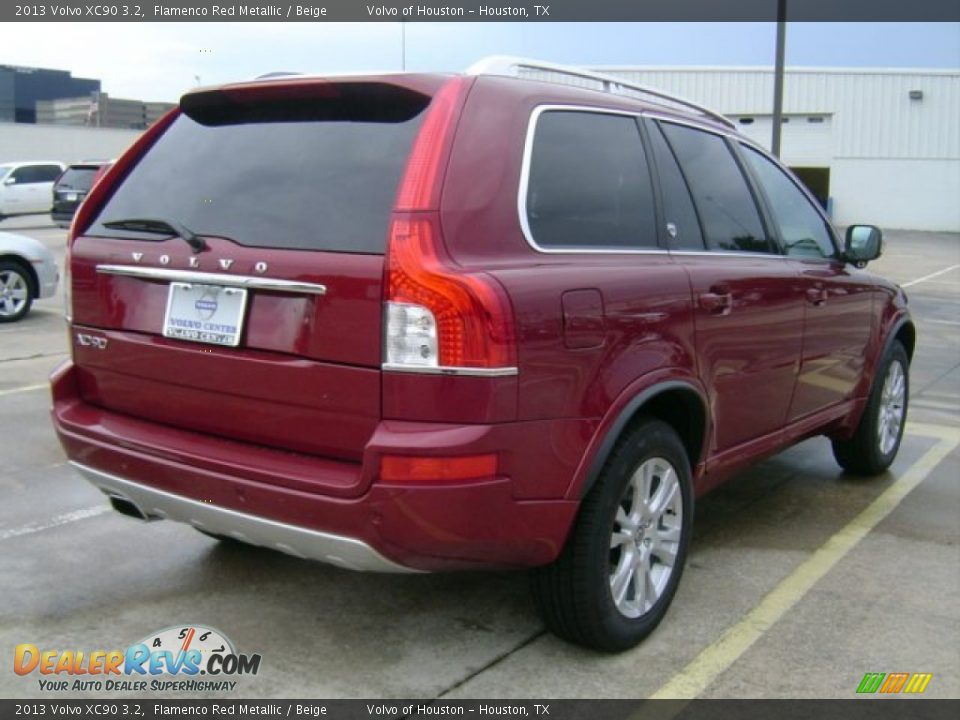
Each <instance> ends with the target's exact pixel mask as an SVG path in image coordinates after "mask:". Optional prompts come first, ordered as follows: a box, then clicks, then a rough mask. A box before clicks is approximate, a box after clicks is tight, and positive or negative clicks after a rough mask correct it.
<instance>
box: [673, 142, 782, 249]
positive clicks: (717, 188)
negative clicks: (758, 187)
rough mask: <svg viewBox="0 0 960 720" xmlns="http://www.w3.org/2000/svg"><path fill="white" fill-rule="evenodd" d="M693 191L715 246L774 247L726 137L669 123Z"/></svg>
mask: <svg viewBox="0 0 960 720" xmlns="http://www.w3.org/2000/svg"><path fill="white" fill-rule="evenodd" d="M663 132H664V134H665V135H666V136H667V139H668V140H669V141H670V145H671V147H672V148H673V151H674V153H675V154H676V157H677V160H678V161H679V162H680V167H681V168H682V170H683V174H684V177H686V179H687V183H688V184H689V186H690V191H691V193H692V194H693V201H694V203H695V204H696V207H697V212H698V213H699V215H700V220H701V222H702V223H703V232H704V235H705V236H706V241H707V247H708V248H710V249H711V250H725V251H737V250H739V251H743V252H770V251H771V249H772V248H771V246H770V243H769V242H768V241H767V237H766V233H765V232H764V229H763V223H762V221H761V220H760V213H759V212H758V211H757V206H756V203H755V202H754V200H753V196H752V195H751V194H750V189H749V186H748V185H747V181H746V178H744V176H743V173H742V172H740V167H739V166H738V165H737V163H736V161H735V160H734V158H733V155H732V154H731V152H730V149H729V148H728V147H727V145H726V143H725V142H724V140H723V138H721V137H719V136H718V135H714V134H713V133H708V132H702V131H700V130H694V129H692V128H687V127H683V126H680V125H674V124H671V123H663Z"/></svg>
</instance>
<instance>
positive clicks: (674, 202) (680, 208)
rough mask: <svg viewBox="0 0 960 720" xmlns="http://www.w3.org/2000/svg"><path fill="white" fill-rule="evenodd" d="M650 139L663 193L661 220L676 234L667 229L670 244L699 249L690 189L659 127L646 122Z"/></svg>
mask: <svg viewBox="0 0 960 720" xmlns="http://www.w3.org/2000/svg"><path fill="white" fill-rule="evenodd" d="M647 127H649V128H650V142H651V144H652V145H653V155H654V157H655V158H656V161H657V175H659V177H660V192H661V194H662V195H663V213H664V218H663V220H664V222H665V223H666V224H667V227H668V228H671V227H672V228H673V229H674V230H675V231H676V233H675V234H674V233H672V232H668V234H667V238H668V239H669V242H670V247H672V248H679V249H683V250H703V249H704V245H703V233H702V232H701V231H700V221H699V220H698V219H697V211H696V209H695V208H694V207H693V201H692V200H691V199H690V190H689V188H688V187H687V181H686V180H684V178H683V174H682V173H681V172H680V168H679V167H678V166H677V161H676V159H675V158H674V156H673V152H672V151H671V150H670V146H668V145H667V142H666V140H665V139H664V137H663V134H662V133H661V132H660V128H659V126H658V125H657V124H656V123H650V124H649V125H648V126H647Z"/></svg>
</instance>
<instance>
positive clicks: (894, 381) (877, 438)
mask: <svg viewBox="0 0 960 720" xmlns="http://www.w3.org/2000/svg"><path fill="white" fill-rule="evenodd" d="M909 371H910V360H909V359H908V358H907V352H906V350H904V349H903V345H901V344H900V343H899V342H897V341H894V342H893V344H892V345H891V346H890V349H889V350H888V351H887V354H886V356H885V357H884V358H883V361H882V362H881V363H880V367H879V368H878V369H877V374H876V377H875V378H874V380H873V387H872V388H871V390H870V398H869V399H868V400H867V407H866V408H865V409H864V411H863V417H861V418H860V424H859V425H857V429H856V431H855V432H854V434H853V437H851V438H850V439H849V440H836V439H835V440H834V441H833V456H834V457H835V458H836V459H837V462H838V463H840V467H842V468H843V469H844V470H846V471H847V472H850V473H854V474H856V475H879V474H880V473H882V472H883V471H884V470H886V469H887V468H888V467H890V464H891V463H892V462H893V459H894V458H895V457H896V456H897V451H898V450H899V449H900V440H901V438H902V437H903V426H904V424H905V421H906V419H907V404H908V402H909V399H910V374H909Z"/></svg>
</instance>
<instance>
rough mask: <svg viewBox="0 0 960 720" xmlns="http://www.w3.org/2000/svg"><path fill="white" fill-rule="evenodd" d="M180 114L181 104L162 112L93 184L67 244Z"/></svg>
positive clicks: (74, 221) (90, 219)
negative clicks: (178, 106)
mask: <svg viewBox="0 0 960 720" xmlns="http://www.w3.org/2000/svg"><path fill="white" fill-rule="evenodd" d="M179 114H180V110H179V109H178V108H174V109H173V110H171V111H170V112H168V113H167V114H166V115H164V116H162V117H161V118H160V119H159V120H157V121H156V122H155V123H154V124H153V125H151V126H150V127H149V128H147V129H146V130H145V131H144V133H143V134H142V135H141V136H140V137H138V138H137V139H136V140H135V141H134V142H133V144H132V145H131V146H130V147H129V148H127V150H126V151H125V152H124V153H123V155H121V156H120V157H119V158H118V159H117V161H116V162H115V163H114V164H113V165H112V166H111V167H110V169H109V170H107V171H106V173H105V174H104V176H103V177H102V178H100V179H99V180H97V182H96V183H95V184H94V185H93V187H91V188H90V192H89V193H88V194H87V197H86V198H85V199H84V201H83V202H82V203H81V204H80V207H79V208H77V212H76V213H74V216H73V221H72V222H71V223H70V230H69V231H68V232H67V246H68V247H69V246H70V245H71V244H72V243H73V241H74V240H75V239H76V237H77V236H78V235H82V234H83V233H84V232H85V231H86V229H87V228H88V227H90V223H91V222H93V219H94V218H95V217H96V216H97V213H99V212H100V209H101V208H102V207H103V206H104V204H105V203H106V202H107V200H109V199H110V196H111V195H113V191H114V190H116V189H117V186H118V185H119V184H120V182H121V181H122V180H123V179H124V178H125V177H126V176H127V173H129V172H130V170H132V169H133V166H134V165H136V164H137V161H138V160H140V158H141V157H143V155H144V154H145V153H146V152H147V150H149V149H150V147H151V146H152V145H153V143H155V142H156V141H157V139H158V138H159V137H160V135H162V134H163V131H164V130H166V129H167V128H168V127H169V126H170V125H171V123H173V121H174V120H176V118H177V116H178V115H179Z"/></svg>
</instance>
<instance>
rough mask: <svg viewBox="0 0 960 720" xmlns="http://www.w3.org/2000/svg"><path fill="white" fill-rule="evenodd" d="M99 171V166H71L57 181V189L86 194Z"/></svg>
mask: <svg viewBox="0 0 960 720" xmlns="http://www.w3.org/2000/svg"><path fill="white" fill-rule="evenodd" d="M99 169H100V166H99V165H72V166H70V167H68V168H67V170H66V172H64V173H63V175H61V176H60V179H59V180H57V189H58V190H59V189H63V190H80V191H81V192H87V191H89V190H90V188H91V187H93V178H94V177H95V176H96V174H97V171H98V170H99Z"/></svg>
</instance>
